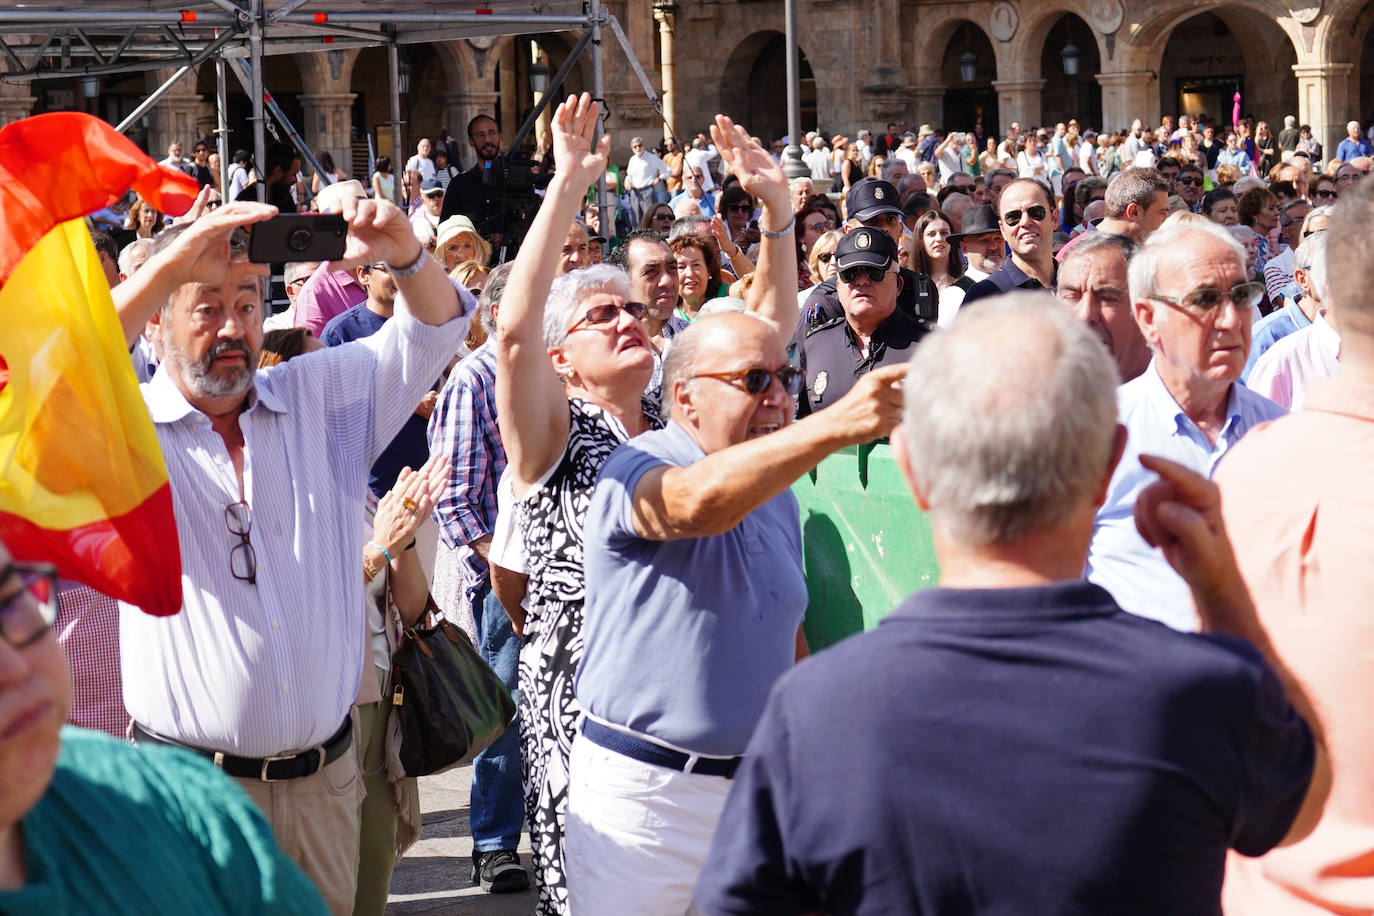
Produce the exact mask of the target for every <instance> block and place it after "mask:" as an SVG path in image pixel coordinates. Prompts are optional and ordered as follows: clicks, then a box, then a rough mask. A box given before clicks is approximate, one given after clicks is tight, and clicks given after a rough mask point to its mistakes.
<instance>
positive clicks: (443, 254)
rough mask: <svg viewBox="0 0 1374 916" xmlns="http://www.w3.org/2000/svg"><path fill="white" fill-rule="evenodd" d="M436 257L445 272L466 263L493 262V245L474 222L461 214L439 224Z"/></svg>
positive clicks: (435, 247)
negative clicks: (479, 231) (483, 236)
mask: <svg viewBox="0 0 1374 916" xmlns="http://www.w3.org/2000/svg"><path fill="white" fill-rule="evenodd" d="M436 236H437V238H436V240H435V243H434V257H435V259H436V260H437V261H438V262H439V264H440V265H442V266H443V268H444V270H453V268H455V267H457V266H458V265H459V264H462V263H463V262H464V261H477V262H479V263H481V264H484V265H485V264H488V263H490V262H491V245H490V243H488V242H487V240H486V239H484V238H482V236H481V234H480V233H478V231H477V227H476V226H474V225H473V224H472V220H470V219H468V218H467V217H466V216H463V215H462V214H459V215H457V216H450V217H449V218H448V219H446V220H444V221H443V222H442V223H440V224H439V229H438V232H437V233H436Z"/></svg>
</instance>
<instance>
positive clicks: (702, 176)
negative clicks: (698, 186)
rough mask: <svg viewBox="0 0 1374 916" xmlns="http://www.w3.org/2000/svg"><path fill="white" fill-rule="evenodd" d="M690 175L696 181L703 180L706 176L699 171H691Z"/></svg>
mask: <svg viewBox="0 0 1374 916" xmlns="http://www.w3.org/2000/svg"><path fill="white" fill-rule="evenodd" d="M692 177H693V178H695V179H696V180H697V181H705V180H706V176H705V175H703V174H701V173H700V172H693V173H692Z"/></svg>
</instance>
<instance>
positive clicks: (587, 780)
mask: <svg viewBox="0 0 1374 916" xmlns="http://www.w3.org/2000/svg"><path fill="white" fill-rule="evenodd" d="M570 770H571V771H570V773H569V787H568V824H567V832H566V834H565V836H564V856H565V858H566V862H567V869H568V902H569V911H570V913H571V914H572V916H598V914H606V913H615V914H616V916H638V914H643V916H665V914H673V916H679V914H683V913H686V912H687V908H688V907H689V906H690V905H691V902H692V889H693V888H694V887H696V883H697V876H698V875H699V874H700V873H701V868H702V866H703V865H704V864H705V863H706V853H707V852H708V850H709V849H710V848H711V837H712V836H713V835H714V834H715V830H716V822H717V821H718V820H720V812H721V809H722V808H723V807H724V806H725V796H726V794H727V793H728V792H729V791H730V786H731V782H730V780H728V779H724V778H722V777H720V776H706V775H704V774H701V773H679V772H677V771H675V770H670V769H667V768H665V767H659V766H654V765H653V764H649V763H640V762H639V761H638V760H631V759H630V758H629V757H625V756H622V755H621V754H617V753H616V752H615V751H608V750H606V749H605V748H603V747H599V746H597V745H595V744H593V743H592V742H590V741H588V740H587V738H586V737H585V736H584V735H582V734H580V733H579V734H578V736H577V740H576V741H574V742H573V746H572V763H571V768H570Z"/></svg>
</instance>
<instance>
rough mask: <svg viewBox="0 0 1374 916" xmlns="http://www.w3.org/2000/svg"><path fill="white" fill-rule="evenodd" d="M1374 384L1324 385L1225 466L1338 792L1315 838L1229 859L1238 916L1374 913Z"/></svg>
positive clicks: (1259, 583) (1270, 621)
mask: <svg viewBox="0 0 1374 916" xmlns="http://www.w3.org/2000/svg"><path fill="white" fill-rule="evenodd" d="M1371 474H1374V386H1367V385H1360V384H1355V383H1352V382H1347V381H1341V380H1340V379H1329V380H1319V381H1314V382H1313V383H1312V385H1311V387H1310V388H1309V389H1308V394H1307V400H1306V402H1305V403H1304V405H1303V410H1301V411H1300V412H1298V413H1294V414H1290V415H1289V416H1287V417H1284V418H1282V419H1280V420H1276V421H1274V422H1272V423H1269V424H1266V425H1264V426H1261V427H1258V428H1256V429H1254V430H1252V431H1251V432H1250V434H1249V435H1248V436H1246V437H1245V439H1244V441H1242V442H1240V443H1239V444H1238V445H1237V446H1236V448H1235V450H1234V451H1233V452H1232V453H1231V454H1230V455H1228V456H1227V459H1226V460H1225V461H1223V462H1222V463H1221V466H1220V467H1219V468H1218V470H1217V474H1216V477H1215V480H1216V482H1217V484H1218V485H1219V486H1220V488H1221V496H1222V514H1223V516H1224V517H1225V520H1226V528H1227V532H1228V533H1229V534H1230V536H1231V540H1232V542H1233V543H1234V545H1235V551H1236V557H1237V559H1238V560H1239V562H1240V567H1241V571H1242V572H1243V574H1244V576H1245V580H1246V582H1247V583H1248V584H1249V586H1250V592H1251V594H1252V595H1253V596H1254V599H1255V604H1256V607H1257V608H1258V610H1259V616H1260V619H1261V621H1262V622H1263V623H1264V626H1265V628H1266V629H1267V630H1268V632H1269V635H1270V638H1271V639H1272V640H1273V643H1274V646H1275V648H1276V650H1277V651H1278V654H1279V656H1280V658H1282V659H1283V661H1284V663H1285V664H1287V665H1288V667H1289V668H1290V670H1291V671H1292V672H1293V674H1294V675H1295V676H1296V677H1297V678H1298V679H1299V681H1300V682H1301V683H1302V684H1303V686H1304V688H1305V689H1306V690H1307V692H1308V695H1309V696H1310V697H1311V698H1312V701H1313V703H1314V704H1315V705H1316V708H1317V714H1318V716H1320V718H1321V720H1322V724H1323V726H1324V728H1325V732H1326V744H1327V750H1328V752H1329V754H1330V758H1331V767H1332V778H1333V782H1332V786H1331V796H1330V799H1329V801H1328V802H1327V805H1326V810H1325V813H1324V814H1323V815H1322V819H1321V822H1320V823H1319V824H1318V825H1317V828H1316V830H1315V831H1314V832H1313V833H1312V834H1311V835H1310V836H1309V837H1307V838H1306V839H1304V840H1302V841H1301V842H1299V843H1296V844H1294V845H1292V846H1288V847H1285V848H1279V849H1275V850H1274V851H1272V852H1270V853H1269V854H1268V855H1266V856H1263V857H1262V858H1259V859H1244V858H1241V857H1240V856H1237V855H1235V854H1232V856H1231V859H1230V862H1229V865H1228V868H1227V874H1226V887H1225V892H1224V894H1223V905H1224V907H1225V912H1226V913H1227V916H1249V914H1257V916H1289V914H1320V913H1342V914H1371V913H1374V708H1371V705H1372V704H1374V607H1372V606H1371V603H1372V602H1374V486H1371Z"/></svg>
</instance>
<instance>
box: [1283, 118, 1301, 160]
mask: <svg viewBox="0 0 1374 916" xmlns="http://www.w3.org/2000/svg"><path fill="white" fill-rule="evenodd" d="M1299 137H1300V135H1299V133H1298V119H1297V118H1296V117H1294V116H1293V115H1284V116H1283V130H1281V131H1279V154H1280V155H1282V154H1283V153H1291V152H1293V150H1295V149H1297V148H1298V140H1299Z"/></svg>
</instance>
